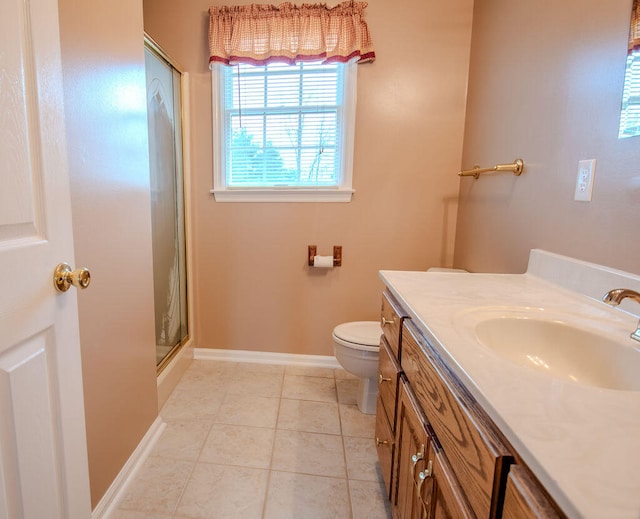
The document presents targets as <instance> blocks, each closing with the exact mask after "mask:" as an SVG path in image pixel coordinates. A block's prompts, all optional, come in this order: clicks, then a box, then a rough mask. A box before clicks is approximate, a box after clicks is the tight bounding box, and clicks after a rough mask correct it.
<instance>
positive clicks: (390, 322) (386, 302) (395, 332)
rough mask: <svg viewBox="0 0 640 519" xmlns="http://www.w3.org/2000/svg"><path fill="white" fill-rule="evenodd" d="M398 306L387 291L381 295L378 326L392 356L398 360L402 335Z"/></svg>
mask: <svg viewBox="0 0 640 519" xmlns="http://www.w3.org/2000/svg"><path fill="white" fill-rule="evenodd" d="M399 308H400V307H399V305H398V304H397V303H396V302H395V299H394V298H393V296H392V295H391V293H390V292H389V291H388V290H385V291H384V293H383V294H382V312H381V317H380V326H381V327H382V332H383V333H384V336H385V338H386V339H387V342H388V343H389V346H390V347H391V351H392V352H393V356H394V357H395V358H396V359H398V360H400V334H401V333H402V320H403V319H404V317H405V316H404V315H402V312H401V311H400V310H399Z"/></svg>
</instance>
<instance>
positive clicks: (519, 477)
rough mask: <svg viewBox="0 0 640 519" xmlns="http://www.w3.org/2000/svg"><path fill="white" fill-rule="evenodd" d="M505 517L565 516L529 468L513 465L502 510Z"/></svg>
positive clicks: (539, 518)
mask: <svg viewBox="0 0 640 519" xmlns="http://www.w3.org/2000/svg"><path fill="white" fill-rule="evenodd" d="M502 517H503V519H559V518H560V517H564V516H563V515H562V514H561V513H560V512H559V511H558V510H556V508H555V507H554V506H553V504H552V503H551V501H550V500H549V499H547V497H546V496H545V495H544V494H543V492H542V490H541V489H540V488H539V487H538V484H537V483H536V481H535V479H534V478H533V476H532V475H531V474H529V472H528V471H527V469H525V468H524V467H521V466H519V465H512V466H511V470H510V471H509V477H508V478H507V490H506V492H505V498H504V508H503V510H502Z"/></svg>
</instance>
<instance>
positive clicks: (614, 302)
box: [602, 288, 640, 342]
mask: <svg viewBox="0 0 640 519" xmlns="http://www.w3.org/2000/svg"><path fill="white" fill-rule="evenodd" d="M624 299H633V300H634V301H635V302H636V303H640V293H638V292H636V291H635V290H629V289H628V288H616V289H615V290H610V291H609V292H607V293H606V294H605V295H604V297H603V298H602V300H603V301H604V302H605V303H607V304H608V305H611V306H618V305H619V304H620V303H622V301H623V300H624ZM631 338H632V339H635V340H636V341H638V342H640V321H638V327H637V328H636V331H635V332H632V333H631Z"/></svg>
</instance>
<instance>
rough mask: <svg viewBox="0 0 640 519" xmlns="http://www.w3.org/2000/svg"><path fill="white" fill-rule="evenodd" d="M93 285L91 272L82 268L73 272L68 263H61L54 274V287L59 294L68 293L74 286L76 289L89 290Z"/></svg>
mask: <svg viewBox="0 0 640 519" xmlns="http://www.w3.org/2000/svg"><path fill="white" fill-rule="evenodd" d="M90 283H91V272H89V269H87V268H84V267H81V268H78V269H75V270H71V267H70V266H69V264H68V263H60V264H58V266H57V267H56V270H55V271H54V272H53V285H54V286H55V287H56V290H57V291H58V292H66V291H67V290H69V287H71V285H73V286H74V287H76V288H80V289H82V288H87V287H88V286H89V284H90Z"/></svg>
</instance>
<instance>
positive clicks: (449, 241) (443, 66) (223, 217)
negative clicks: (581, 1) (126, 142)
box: [144, 0, 473, 355]
mask: <svg viewBox="0 0 640 519" xmlns="http://www.w3.org/2000/svg"><path fill="white" fill-rule="evenodd" d="M216 3H220V4H222V3H229V2H225V1H224V0H223V1H218V2H215V1H213V2H212V0H193V1H191V2H177V1H175V0H145V1H144V18H145V30H146V31H147V32H148V33H149V34H150V35H151V37H153V38H154V39H155V40H156V41H157V42H158V43H159V44H160V45H161V46H162V47H163V48H164V49H165V51H166V52H168V53H169V54H170V55H171V56H172V57H173V58H174V59H175V60H176V61H177V62H178V63H179V64H180V65H181V66H182V67H183V68H184V69H185V70H186V71H187V72H189V73H190V76H191V91H190V94H191V100H192V103H191V107H190V108H191V115H192V126H191V130H192V142H191V154H192V177H193V178H192V185H193V191H192V203H193V214H192V216H193V231H194V243H193V248H194V263H195V267H194V279H195V283H194V287H193V288H194V291H195V312H196V316H195V319H196V320H195V325H196V329H195V332H196V333H195V345H196V346H197V347H201V348H202V347H205V348H227V349H245V350H260V351H271V352H287V353H302V354H319V355H332V354H333V350H332V343H331V338H330V337H331V330H332V328H333V327H334V326H335V325H337V324H339V323H341V322H344V321H351V320H368V319H373V320H377V319H378V315H379V307H380V292H381V289H382V284H381V282H380V281H379V280H378V275H377V272H378V270H380V269H409V270H410V269H426V268H428V267H431V266H442V265H450V264H451V262H452V260H453V248H452V247H453V238H454V232H455V231H454V229H455V217H456V211H457V207H456V198H457V192H458V178H457V176H456V172H457V171H458V169H459V167H460V160H461V152H462V145H461V144H462V134H463V124H464V108H465V96H466V83H467V72H468V57H469V40H470V31H471V14H472V4H473V2H472V0H452V1H447V2H442V1H440V0H400V1H394V2H390V1H388V0H369V2H368V3H369V7H368V8H367V14H366V17H367V20H368V23H369V28H370V30H371V33H372V37H373V40H374V44H375V50H376V54H377V60H376V61H375V63H373V64H371V65H362V66H360V67H359V69H358V108H357V120H356V142H355V157H354V162H355V165H354V187H355V189H356V194H355V196H354V199H353V201H352V202H351V203H348V204H331V203H307V204H302V203H289V204H283V203H261V204H259V203H219V202H215V201H214V200H213V198H212V195H211V194H210V193H209V190H210V189H211V187H212V151H211V147H212V144H211V143H212V126H211V79H210V73H209V69H208V53H207V23H208V15H207V9H208V7H209V6H210V5H211V4H216ZM409 10H411V11H409ZM309 244H316V245H318V253H319V254H330V253H331V251H332V247H333V245H342V247H343V263H344V264H343V266H342V267H341V268H336V269H333V270H331V271H321V270H319V269H317V270H313V269H309V268H308V267H307V265H306V261H307V245H309Z"/></svg>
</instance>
